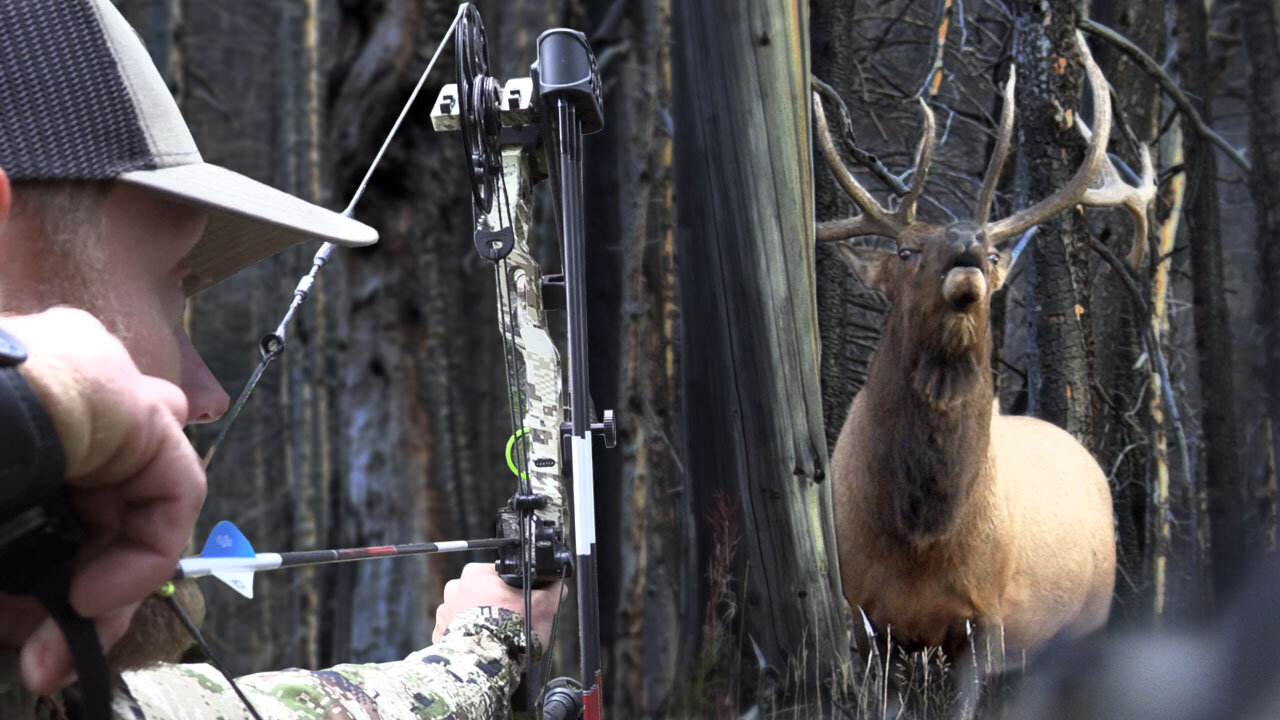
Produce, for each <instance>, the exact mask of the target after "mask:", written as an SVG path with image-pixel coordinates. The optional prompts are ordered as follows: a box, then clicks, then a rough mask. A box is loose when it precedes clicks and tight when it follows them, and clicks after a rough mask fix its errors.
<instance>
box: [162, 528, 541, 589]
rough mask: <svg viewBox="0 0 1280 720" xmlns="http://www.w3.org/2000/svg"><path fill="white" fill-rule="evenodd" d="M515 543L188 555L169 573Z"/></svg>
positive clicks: (493, 540) (324, 562) (183, 575)
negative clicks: (243, 554)
mask: <svg viewBox="0 0 1280 720" xmlns="http://www.w3.org/2000/svg"><path fill="white" fill-rule="evenodd" d="M518 542H519V541H518V540H516V539H514V538H488V539H484V540H448V541H444V542H434V543H402V544H400V545H375V546H371V547H359V548H342V549H338V550H299V551H295V552H285V553H257V554H255V555H254V556H253V557H189V558H183V559H181V560H179V561H178V567H177V569H176V570H175V571H174V573H173V579H174V580H182V579H184V578H193V577H204V576H205V575H211V574H213V573H215V572H218V571H221V570H250V571H254V572H256V571H259V570H275V569H276V568H286V567H301V566H304V565H328V564H330V563H340V562H351V561H354V560H370V559H373V558H386V557H400V556H405V555H428V554H432V553H446V552H460V551H463V550H494V549H497V548H499V547H502V546H504V545H510V544H512V543H518Z"/></svg>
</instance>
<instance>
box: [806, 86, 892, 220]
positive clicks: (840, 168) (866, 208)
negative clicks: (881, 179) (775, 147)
mask: <svg viewBox="0 0 1280 720" xmlns="http://www.w3.org/2000/svg"><path fill="white" fill-rule="evenodd" d="M813 118H814V126H815V127H816V128H817V131H818V145H819V147H821V148H822V156H823V158H825V159H826V161H827V167H828V168H830V169H831V173H832V174H833V175H835V177H836V182H838V183H840V187H841V188H842V189H843V190H844V191H845V194H847V195H848V196H849V197H850V198H852V199H853V202H854V204H855V205H857V206H858V209H860V210H862V215H861V216H860V217H859V218H854V219H855V220H861V221H862V223H863V224H866V225H867V226H868V227H875V228H877V229H878V230H880V231H882V232H883V234H887V235H889V236H890V237H893V236H894V235H896V234H897V230H898V229H899V228H898V226H897V224H896V223H894V222H893V220H891V215H892V214H891V213H890V212H889V211H888V210H886V209H885V208H884V207H883V206H882V205H880V203H878V202H876V199H875V198H873V197H871V193H869V192H867V189H866V188H864V187H863V186H862V183H859V182H858V179H857V178H856V177H854V176H853V173H852V172H850V170H849V168H847V167H845V164H844V163H843V162H841V160H840V154H839V153H838V152H837V151H836V146H835V143H834V142H832V140H831V129H830V128H829V127H828V126H827V115H826V113H825V112H823V110H822V96H821V95H819V94H818V93H816V92H815V93H814V94H813Z"/></svg>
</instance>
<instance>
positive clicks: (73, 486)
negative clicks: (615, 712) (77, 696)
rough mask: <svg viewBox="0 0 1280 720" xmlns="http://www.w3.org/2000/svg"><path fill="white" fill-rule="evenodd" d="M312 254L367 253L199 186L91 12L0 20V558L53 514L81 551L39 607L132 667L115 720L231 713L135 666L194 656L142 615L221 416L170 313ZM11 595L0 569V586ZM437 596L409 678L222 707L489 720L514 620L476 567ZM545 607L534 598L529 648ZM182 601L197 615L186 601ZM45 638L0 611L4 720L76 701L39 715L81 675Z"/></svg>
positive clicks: (124, 29)
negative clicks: (204, 444) (238, 275)
mask: <svg viewBox="0 0 1280 720" xmlns="http://www.w3.org/2000/svg"><path fill="white" fill-rule="evenodd" d="M310 238H319V239H324V240H329V241H331V242H334V243H336V244H339V245H366V244H370V243H373V242H375V241H376V239H377V234H376V232H374V231H373V230H372V229H371V228H368V227H366V226H364V225H363V224H361V223H358V222H356V221H354V220H350V219H348V218H345V217H342V216H340V215H337V214H334V213H331V212H329V211H326V210H323V209H321V208H317V207H314V206H311V205H309V204H307V203H305V202H303V201H301V200H298V199H296V198H293V197H292V196H289V195H286V194H284V193H280V192H278V191H275V190H273V189H271V188H269V187H267V186H264V185H261V184H259V183H256V182H254V181H252V180H249V179H248V178H245V177H243V176H240V175H237V174H235V173H233V172H230V171H228V170H224V169H222V168H218V167H216V166H212V165H208V164H205V163H204V162H203V161H202V159H201V157H200V154H199V152H198V150H197V149H196V147H195V144H194V141H193V140H192V138H191V136H190V133H189V131H188V130H187V127H186V125H185V123H184V122H183V120H182V118H181V115H180V113H179V112H178V109H177V106H176V105H175V104H174V102H173V100H172V98H171V97H170V96H169V94H168V91H167V89H166V88H165V86H164V83H163V81H162V80H161V78H160V76H159V73H158V72H157V71H156V69H155V67H154V65H153V64H152V63H151V60H150V58H149V56H148V55H147V54H146V51H145V49H144V48H143V47H142V44H141V43H140V42H139V40H138V39H137V36H136V35H135V34H134V32H133V31H132V29H131V28H130V27H129V26H128V24H127V23H126V22H125V20H124V19H123V18H122V17H121V16H120V15H119V13H118V12H117V11H116V10H115V8H114V7H113V6H112V5H111V3H110V2H108V1H107V0H0V313H2V314H3V316H0V391H3V392H0V430H8V431H10V434H8V435H6V437H5V440H4V442H3V444H0V515H3V516H0V558H3V557H5V556H4V549H5V548H4V545H5V543H9V542H10V540H11V536H10V535H7V534H6V533H8V532H9V530H10V529H11V527H12V524H10V525H6V524H5V523H6V522H8V521H10V520H11V518H12V517H29V516H30V513H32V512H35V510H33V508H36V509H39V508H40V507H43V506H41V503H42V502H45V501H46V500H47V499H48V498H50V497H55V496H58V493H65V496H66V497H67V499H68V500H69V503H70V506H71V508H72V509H73V511H74V514H75V515H76V516H77V517H78V520H79V523H80V524H82V525H83V526H84V527H85V532H86V539H85V541H84V542H83V543H82V544H80V545H79V546H78V554H77V557H76V562H75V565H74V570H73V574H72V575H71V577H70V578H69V583H70V584H69V589H65V588H64V589H65V590H66V591H64V592H60V593H52V595H53V596H55V600H63V601H69V604H70V608H71V609H72V610H73V611H74V613H72V614H73V615H75V614H78V615H79V616H83V617H86V618H89V619H90V620H92V621H93V623H94V625H95V626H96V629H97V636H98V638H99V639H100V640H101V645H102V647H103V648H104V649H110V648H115V652H113V655H112V657H113V659H114V660H116V661H117V662H116V666H117V669H128V668H129V667H136V666H143V667H147V669H143V670H139V671H136V672H128V673H125V674H124V675H123V678H122V680H121V682H119V683H118V684H117V685H116V692H115V694H114V696H113V703H112V709H113V712H114V713H115V714H116V715H118V716H120V717H130V718H150V717H246V716H247V713H248V712H249V711H248V710H247V708H246V706H245V705H244V704H242V703H241V701H240V700H239V699H238V698H237V697H236V696H235V694H233V693H232V692H230V691H229V689H228V688H226V686H225V682H224V681H222V679H221V677H219V676H218V675H217V674H216V673H215V672H214V671H213V670H212V669H211V668H208V667H207V666H201V665H183V666H174V665H153V663H155V662H157V661H159V660H161V659H171V658H172V656H173V654H174V653H175V652H180V651H181V650H182V649H183V648H185V647H186V646H187V645H188V644H189V638H187V637H186V635H185V634H184V633H183V632H182V631H181V630H180V629H179V628H178V627H177V626H176V623H175V621H174V620H173V618H172V617H171V616H170V615H169V614H168V613H166V612H164V610H165V608H164V607H163V606H162V605H160V603H159V601H158V600H156V599H155V597H154V596H153V595H152V592H153V591H154V590H155V589H156V588H157V587H158V586H159V585H160V584H161V583H162V582H163V581H165V580H167V579H168V577H169V575H170V574H171V573H172V572H173V568H174V565H175V562H176V560H177V558H178V556H179V554H180V553H181V551H182V548H183V545H184V543H185V541H186V538H187V537H188V536H189V534H190V532H191V529H192V527H193V525H194V521H195V516H196V513H197V512H198V509H199V506H200V504H201V503H202V501H203V498H204V493H205V486H204V480H205V478H204V473H203V470H202V469H201V466H200V463H199V459H198V458H197V457H196V454H195V452H194V451H193V449H192V448H191V446H190V444H189V443H188V442H187V441H186V439H185V437H184V436H183V434H182V426H183V425H184V424H186V423H189V422H209V421H212V420H215V419H217V418H218V417H219V416H220V415H221V414H222V412H223V411H224V410H225V409H226V406H227V396H226V394H225V393H224V392H223V391H222V389H221V388H220V387H219V385H218V384H217V382H216V381H215V380H214V378H213V377H212V376H211V374H210V373H209V370H208V368H207V367H206V366H205V365H204V363H203V362H202V361H201V359H200V357H199V355H198V354H197V353H196V352H195V349H194V348H193V347H192V345H191V343H190V341H189V340H188V338H187V337H186V334H185V331H184V329H183V324H182V315H183V309H184V304H185V300H186V297H187V296H189V295H191V294H192V293H195V292H198V291H200V290H202V289H204V288H206V287H208V286H210V285H212V284H214V283H216V282H218V281H220V280H222V279H224V278H225V277H227V276H228V275H231V274H233V273H234V272H236V271H238V270H239V269H241V268H243V267H245V266H246V265H249V264H251V263H253V262H255V261H256V260H258V259H261V258H262V257H266V256H267V255H270V254H272V253H274V252H277V251H279V250H281V249H283V248H285V247H288V246H290V245H293V244H295V243H298V242H301V241H303V240H306V239H310ZM55 306H70V307H73V308H80V310H76V309H69V308H65V307H55ZM24 346H25V347H24ZM24 350H25V353H24ZM24 354H25V356H26V358H25V360H23V355H24ZM5 393H8V394H5ZM50 468H56V469H57V470H56V471H53V470H50ZM32 498H38V499H37V500H32ZM15 532H16V531H15ZM29 555H30V554H29ZM30 559H31V558H30V557H28V558H17V559H14V558H11V557H10V558H8V559H6V560H5V561H6V562H9V561H11V560H12V561H14V562H18V561H20V560H26V561H29V560H30ZM35 559H36V560H37V562H34V563H32V562H27V567H26V569H27V570H32V571H34V570H33V568H34V569H35V570H39V566H40V565H41V561H43V560H44V558H40V557H36V558H35ZM14 577H16V575H15V574H14V573H11V572H9V568H5V567H0V580H3V581H6V582H7V581H8V580H11V579H12V578H14ZM16 590H17V591H18V592H24V591H25V589H23V588H17V589H16ZM444 594H445V597H444V601H445V602H444V604H442V605H441V606H440V608H439V609H438V610H437V617H436V628H437V629H436V637H435V638H434V640H435V641H436V643H437V644H436V645H434V646H432V647H430V648H426V649H424V650H422V651H419V652H417V653H414V654H413V655H410V656H409V658H406V659H405V660H404V661H401V662H398V663H384V664H380V665H367V666H339V667H337V668H333V669H331V670H328V671H321V672H308V671H301V670H292V671H285V672H281V673H263V674H261V675H256V676H249V677H246V678H241V681H240V685H241V687H242V688H243V689H244V691H245V692H246V694H247V696H248V698H249V700H250V701H251V703H252V704H253V705H254V706H255V707H256V708H257V711H258V712H259V713H261V714H262V715H263V716H264V717H308V718H309V717H333V716H341V717H357V718H358V717H377V716H381V717H411V716H413V717H421V716H430V717H434V716H436V715H437V714H439V715H440V716H443V715H445V714H448V713H450V712H452V713H453V714H454V715H455V716H456V717H460V718H461V717H488V716H491V715H495V714H504V713H505V709H504V705H505V702H506V699H507V697H508V696H509V695H510V693H511V691H512V690H513V689H514V686H515V684H516V683H517V682H518V677H519V674H520V670H521V668H520V667H519V663H520V661H521V659H522V651H521V648H520V647H519V646H520V644H521V643H522V642H523V641H522V639H521V631H520V628H521V625H522V623H521V620H520V618H519V616H518V615H516V614H515V611H517V610H519V609H520V608H522V607H523V598H522V596H521V594H520V592H519V591H518V590H515V589H512V588H509V587H508V586H506V584H505V583H503V582H502V581H501V580H500V579H499V578H498V577H497V575H496V574H495V573H494V572H493V569H492V567H491V566H487V565H484V564H475V565H471V566H468V567H467V569H466V570H465V571H464V573H463V575H462V577H461V578H460V579H457V580H453V581H451V582H450V583H449V584H448V585H447V586H446V588H445V593H444ZM558 594H559V588H558V587H553V588H550V589H548V590H543V591H539V592H537V593H536V594H535V604H534V618H533V624H534V629H535V632H536V634H537V635H539V636H540V637H543V638H545V637H547V636H548V634H549V630H550V624H551V618H552V615H553V613H554V609H555V605H556V603H557V601H558ZM179 595H180V597H181V601H182V602H183V604H186V605H189V606H194V607H192V608H191V609H192V610H194V611H195V614H197V615H198V614H199V613H200V610H201V609H202V608H201V603H200V601H199V594H198V591H196V590H195V589H194V587H184V588H181V589H180V591H179ZM43 599H44V600H47V599H48V594H46V596H45V597H43ZM63 604H64V605H65V604H66V603H65V602H64V603H63ZM140 605H141V606H142V610H141V611H138V608H139V606H140ZM45 607H49V605H48V604H47V603H46V605H45ZM54 617H57V618H58V622H55V621H54V620H53V619H50V617H48V616H46V614H45V612H44V611H43V610H42V609H41V607H40V605H39V604H38V603H37V602H36V601H34V600H32V599H31V598H28V597H19V596H18V595H15V594H4V593H0V717H3V718H5V720H9V718H21V717H33V716H41V715H43V716H49V717H65V716H66V715H67V714H68V713H69V714H71V715H72V716H74V715H75V713H76V712H77V707H76V704H75V702H74V694H71V695H67V694H65V693H64V694H62V696H61V697H37V696H38V695H45V694H48V693H54V692H55V691H57V690H58V689H59V688H63V687H65V686H66V685H67V684H68V683H70V682H71V681H72V680H73V677H72V675H73V670H74V667H76V666H74V665H73V657H72V653H71V651H70V649H69V647H68V644H67V639H68V638H71V637H72V636H70V635H68V636H67V637H64V632H63V630H62V629H60V627H67V624H66V621H65V620H66V619H65V618H64V617H62V616H61V615H60V614H59V613H57V612H55V613H54ZM445 628H447V629H448V630H447V632H445ZM90 635H92V633H90ZM76 642H77V641H76V640H74V639H72V643H73V644H76ZM19 648H20V654H19V653H18V650H19ZM121 666H123V667H121ZM84 710H85V712H86V714H88V713H89V712H90V709H89V708H85V709H84ZM335 714H337V715H335Z"/></svg>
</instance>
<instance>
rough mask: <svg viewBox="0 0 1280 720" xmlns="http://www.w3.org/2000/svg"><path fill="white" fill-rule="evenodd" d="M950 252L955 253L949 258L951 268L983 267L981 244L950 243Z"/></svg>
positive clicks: (969, 242)
mask: <svg viewBox="0 0 1280 720" xmlns="http://www.w3.org/2000/svg"><path fill="white" fill-rule="evenodd" d="M951 247H952V250H953V252H954V253H955V254H954V255H952V258H951V267H952V268H958V267H971V268H978V269H979V270H981V269H982V267H983V260H984V258H983V253H982V244H981V243H978V242H974V241H972V240H971V241H968V242H964V243H952V246H951Z"/></svg>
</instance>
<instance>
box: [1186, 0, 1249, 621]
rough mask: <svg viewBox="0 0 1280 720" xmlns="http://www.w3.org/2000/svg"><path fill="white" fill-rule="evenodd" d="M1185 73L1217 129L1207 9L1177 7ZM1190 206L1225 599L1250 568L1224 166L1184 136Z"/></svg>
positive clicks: (1214, 543)
mask: <svg viewBox="0 0 1280 720" xmlns="http://www.w3.org/2000/svg"><path fill="white" fill-rule="evenodd" d="M1177 20H1178V22H1177V34H1178V38H1177V41H1178V71H1179V75H1181V80H1182V85H1183V88H1184V89H1185V90H1186V91H1187V94H1188V96H1190V97H1191V98H1192V102H1193V103H1194V104H1195V105H1196V108H1197V110H1198V111H1199V112H1200V115H1201V117H1203V118H1204V120H1205V122H1206V123H1208V124H1212V122H1213V120H1212V118H1213V113H1212V100H1213V95H1214V88H1213V85H1212V84H1211V75H1210V72H1211V70H1210V64H1209V63H1210V58H1209V36H1208V32H1209V23H1208V18H1207V14H1206V10H1205V7H1204V4H1203V3H1199V2H1190V3H1178V17H1177ZM1183 142H1184V151H1185V156H1186V168H1187V204H1186V209H1185V211H1184V218H1185V220H1186V231H1187V238H1188V242H1189V246H1190V260H1191V279H1192V302H1193V308H1194V319H1195V331H1196V352H1197V356H1198V357H1197V361H1198V363H1199V376H1200V392H1201V397H1200V414H1201V428H1202V430H1203V442H1202V452H1203V457H1204V468H1205V476H1204V485H1203V487H1204V491H1205V495H1206V501H1207V504H1208V520H1209V523H1208V524H1209V528H1208V530H1209V533H1208V534H1209V560H1210V568H1209V571H1210V574H1211V577H1212V578H1213V585H1212V589H1213V592H1214V594H1215V595H1216V596H1217V597H1226V596H1227V595H1228V594H1229V593H1230V592H1231V590H1232V589H1234V587H1235V586H1236V584H1237V583H1238V582H1239V581H1240V580H1241V579H1242V574H1243V569H1244V561H1245V522H1244V520H1245V518H1244V512H1243V510H1244V502H1243V501H1244V497H1243V490H1244V488H1245V487H1246V486H1247V478H1246V477H1245V476H1244V474H1243V473H1242V472H1241V465H1240V456H1239V448H1240V447H1241V444H1240V435H1239V433H1238V431H1237V428H1236V418H1235V408H1234V406H1233V403H1234V402H1235V383H1234V380H1233V373H1234V367H1235V354H1234V351H1233V348H1232V343H1233V341H1232V337H1231V325H1230V318H1229V315H1228V309H1227V301H1226V292H1225V288H1224V285H1223V268H1222V262H1223V260H1222V237H1221V218H1220V217H1219V207H1218V191H1217V187H1216V172H1217V165H1216V162H1215V159H1214V151H1213V148H1212V146H1210V145H1209V143H1207V142H1205V141H1204V139H1203V138H1202V137H1201V136H1200V135H1198V134H1195V133H1186V134H1185V135H1184V140H1183Z"/></svg>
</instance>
